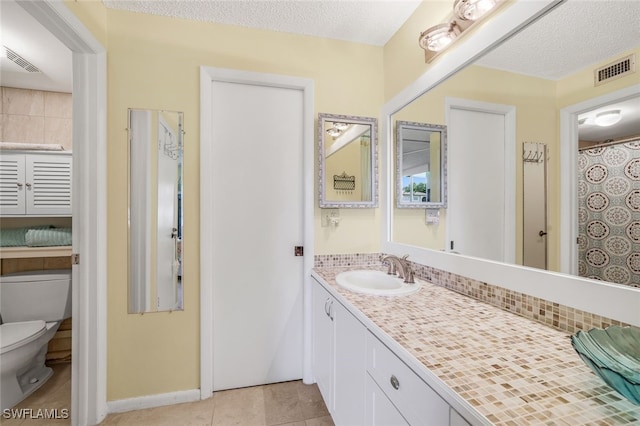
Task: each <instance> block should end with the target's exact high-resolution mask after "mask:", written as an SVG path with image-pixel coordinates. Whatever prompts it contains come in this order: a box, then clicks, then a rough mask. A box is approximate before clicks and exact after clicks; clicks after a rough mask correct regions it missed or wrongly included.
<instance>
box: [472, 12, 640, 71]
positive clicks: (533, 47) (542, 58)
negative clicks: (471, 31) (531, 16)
mask: <svg viewBox="0 0 640 426" xmlns="http://www.w3.org/2000/svg"><path fill="white" fill-rule="evenodd" d="M639 44H640V0H570V1H567V2H566V3H564V4H562V5H561V6H559V7H557V8H555V9H554V10H552V11H551V12H549V13H548V14H547V15H546V16H544V17H542V18H541V19H540V20H539V21H538V22H536V23H534V24H533V25H531V26H529V27H528V28H525V29H524V30H523V31H521V32H520V33H518V34H516V35H515V36H514V37H512V38H511V39H510V40H508V41H507V42H506V43H503V44H502V45H500V46H498V47H497V48H496V49H495V50H494V51H492V52H490V53H488V54H487V55H485V56H484V57H483V58H481V59H480V60H478V61H477V62H476V64H478V65H483V66H489V67H492V68H498V69H503V70H507V71H511V72H516V73H519V74H526V75H531V76H535V77H540V78H545V79H549V80H559V79H561V78H563V77H567V76H569V75H571V74H573V73H574V72H576V71H578V70H582V69H584V68H586V67H589V66H591V65H593V64H595V63H598V62H600V61H602V60H603V59H607V58H612V57H614V56H615V55H616V54H618V53H621V52H624V51H626V50H629V49H632V48H634V47H637V46H638V45H639Z"/></svg>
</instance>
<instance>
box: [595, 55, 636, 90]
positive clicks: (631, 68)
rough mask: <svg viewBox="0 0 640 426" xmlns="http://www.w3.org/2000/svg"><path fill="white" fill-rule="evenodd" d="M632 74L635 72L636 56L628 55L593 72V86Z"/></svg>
mask: <svg viewBox="0 0 640 426" xmlns="http://www.w3.org/2000/svg"><path fill="white" fill-rule="evenodd" d="M634 72H636V55H629V56H627V57H624V58H622V59H618V60H617V61H615V62H611V63H610V64H607V65H605V66H603V67H600V68H597V69H596V70H594V74H593V76H594V85H595V86H599V85H601V84H604V83H608V82H609V81H611V80H615V79H616V78H620V77H624V76H625V75H627V74H633V73H634Z"/></svg>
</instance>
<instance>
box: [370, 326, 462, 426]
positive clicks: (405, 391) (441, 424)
mask: <svg viewBox="0 0 640 426" xmlns="http://www.w3.org/2000/svg"><path fill="white" fill-rule="evenodd" d="M367 373H368V374H369V375H370V376H371V378H372V379H373V380H374V381H375V382H376V383H377V385H378V386H379V388H380V389H381V390H382V391H383V392H384V394H385V395H386V396H387V397H388V398H389V400H390V401H391V403H392V404H393V405H394V406H395V407H396V408H397V409H398V412H399V413H402V417H403V418H405V419H406V421H407V422H408V423H409V424H411V425H429V426H448V425H449V404H447V403H446V402H445V400H444V399H442V398H441V397H440V395H438V394H437V393H436V392H435V391H434V390H433V389H431V388H430V387H429V385H427V384H426V383H425V382H424V381H422V379H421V378H420V377H418V375H417V374H416V373H415V372H414V371H413V370H411V369H410V368H409V367H408V366H407V365H406V364H405V363H404V362H402V360H400V358H398V357H397V356H396V355H395V354H394V353H393V352H392V351H391V350H390V349H389V348H387V347H386V346H385V345H384V344H383V343H382V342H381V341H380V340H378V338H377V337H375V336H374V335H373V334H372V333H371V332H369V333H367ZM377 424H381V423H377Z"/></svg>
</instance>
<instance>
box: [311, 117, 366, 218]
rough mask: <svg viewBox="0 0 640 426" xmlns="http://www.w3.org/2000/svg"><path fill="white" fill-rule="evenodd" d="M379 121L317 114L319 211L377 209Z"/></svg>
mask: <svg viewBox="0 0 640 426" xmlns="http://www.w3.org/2000/svg"><path fill="white" fill-rule="evenodd" d="M377 135H378V120H377V119H375V118H370V117H355V116H348V115H334V114H322V113H321V114H318V160H319V163H320V164H319V174H318V175H319V182H318V188H319V192H320V198H319V206H320V207H321V208H373V207H377V206H378V177H377V162H378V160H377V151H378V149H377Z"/></svg>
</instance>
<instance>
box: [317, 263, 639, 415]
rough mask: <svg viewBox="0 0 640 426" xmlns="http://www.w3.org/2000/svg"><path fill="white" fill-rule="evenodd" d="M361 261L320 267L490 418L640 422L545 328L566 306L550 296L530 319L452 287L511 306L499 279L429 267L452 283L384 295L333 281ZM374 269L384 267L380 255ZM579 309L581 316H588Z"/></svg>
mask: <svg viewBox="0 0 640 426" xmlns="http://www.w3.org/2000/svg"><path fill="white" fill-rule="evenodd" d="M363 266H365V265H353V266H350V267H319V268H316V269H314V271H315V273H316V274H317V275H318V276H319V277H321V278H322V279H323V281H324V282H325V283H326V284H327V285H328V287H330V288H331V289H332V291H333V292H334V293H335V294H338V295H339V296H341V297H342V299H343V303H345V302H344V301H346V303H348V304H350V305H352V306H353V307H355V308H356V309H357V310H359V311H360V312H362V313H363V314H364V315H365V316H366V317H367V318H368V319H369V320H370V321H371V322H373V323H374V324H375V325H376V326H377V327H378V328H379V329H380V330H382V332H384V333H386V334H387V335H388V336H390V337H391V338H393V339H394V340H395V342H396V343H397V344H398V345H400V346H401V347H402V348H403V349H404V350H406V352H408V353H409V354H411V356H413V357H414V358H415V359H416V360H418V361H419V363H421V364H422V365H423V366H424V367H425V368H427V369H428V370H429V371H431V372H432V373H433V374H435V376H436V377H438V379H440V380H441V381H442V382H443V383H444V384H446V385H447V386H448V387H449V388H451V389H452V390H453V391H455V392H456V393H457V394H458V395H460V396H461V397H462V398H463V399H464V400H465V401H466V402H467V403H468V404H469V405H470V406H471V407H473V409H474V410H475V411H477V412H478V413H480V414H481V415H482V416H483V417H484V418H485V419H486V420H488V422H489V423H491V424H494V425H497V426H507V425H509V426H510V425H514V426H516V425H571V426H575V425H638V424H640V406H637V405H634V404H632V403H631V402H629V401H627V400H626V399H625V398H623V397H622V396H620V395H619V394H618V393H617V392H615V391H614V390H613V389H611V388H610V387H608V386H607V385H606V384H604V382H602V380H600V379H599V378H598V377H597V376H596V375H595V374H593V372H592V371H591V370H590V369H589V367H587V366H586V365H585V364H584V362H582V360H581V359H580V357H579V356H578V354H577V353H576V352H575V351H574V350H573V347H572V346H571V341H570V339H569V334H568V333H567V332H564V331H561V330H557V329H553V328H550V327H548V326H547V324H546V322H547V317H549V318H550V321H551V322H553V318H554V317H557V318H558V323H559V324H560V323H562V321H560V316H561V309H560V307H559V306H558V307H554V306H553V304H547V302H542V303H541V304H540V308H539V309H544V312H540V311H539V312H538V317H539V319H541V318H544V321H540V322H535V321H530V320H528V319H526V318H523V317H522V316H518V315H512V314H510V313H508V312H505V310H503V309H502V308H500V309H498V308H497V307H496V306H491V305H490V304H488V303H483V302H481V301H480V300H477V299H475V298H472V297H463V296H461V295H460V294H457V293H456V292H454V291H449V290H448V289H446V288H444V287H445V286H446V285H453V286H454V287H458V288H459V289H461V290H463V291H470V292H471V293H474V294H475V295H476V296H478V297H480V298H486V299H488V300H492V299H495V300H499V301H500V302H499V304H507V305H511V306H515V304H516V303H515V300H516V298H517V297H516V296H515V295H507V294H506V293H501V294H499V295H498V293H497V291H498V289H497V288H495V287H494V288H490V287H489V286H487V285H486V284H482V283H474V282H473V281H470V280H465V279H460V277H456V278H455V281H456V283H452V282H451V281H452V280H453V279H454V276H449V275H448V274H445V273H443V272H442V271H431V270H428V269H423V270H421V271H420V274H421V275H422V274H427V275H428V274H431V276H432V277H434V278H435V279H438V280H440V281H442V282H444V283H445V286H443V285H435V284H432V283H429V282H423V286H422V288H421V289H420V290H419V291H418V292H416V293H414V294H412V295H410V296H400V297H381V296H369V295H364V294H358V293H353V292H350V291H348V290H346V289H343V288H341V287H339V286H337V285H336V284H335V276H336V275H337V273H339V272H342V271H345V270H348V269H357V268H361V267H363ZM369 267H371V268H374V269H379V270H385V268H383V267H382V266H381V265H380V264H379V263H377V264H375V263H374V264H372V265H371V266H369ZM421 278H422V277H421ZM422 279H423V280H424V281H427V279H424V278H422ZM458 280H460V282H457V281H458ZM512 296H513V297H512ZM512 302H513V305H512ZM526 303H530V304H531V309H532V310H533V301H523V306H525V305H524V304H526ZM525 310H527V309H526V308H525ZM547 312H550V314H549V315H548V314H547ZM575 315H576V314H575V313H574V323H575V322H577V321H579V322H580V323H581V325H585V324H586V321H584V319H583V318H581V319H580V320H576V319H575ZM568 316H569V313H567V317H568ZM595 321H596V320H595V319H589V322H595ZM541 322H542V323H541ZM566 323H567V324H568V323H569V321H568V320H567V321H566Z"/></svg>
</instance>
